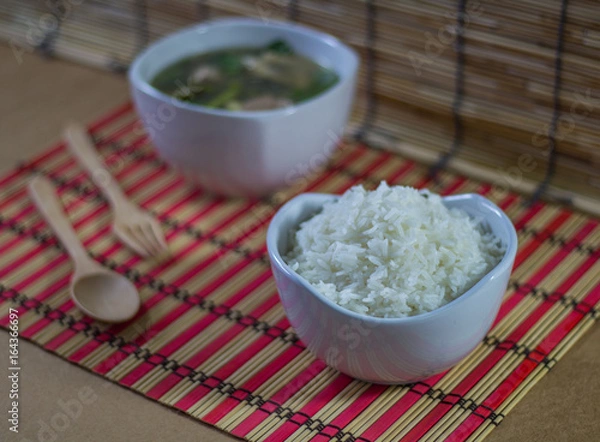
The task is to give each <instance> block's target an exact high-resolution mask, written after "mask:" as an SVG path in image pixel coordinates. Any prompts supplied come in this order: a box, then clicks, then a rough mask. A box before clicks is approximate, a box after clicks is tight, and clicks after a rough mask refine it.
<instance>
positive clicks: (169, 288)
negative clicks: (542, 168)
mask: <svg viewBox="0 0 600 442" xmlns="http://www.w3.org/2000/svg"><path fill="white" fill-rule="evenodd" d="M0 225H5V226H7V227H8V228H9V229H10V230H11V231H13V232H14V233H17V234H18V235H20V236H24V237H32V238H34V239H35V240H36V241H38V242H39V243H42V244H47V245H52V246H54V247H56V248H59V249H62V248H61V246H60V245H59V244H58V243H57V242H56V241H54V240H53V238H52V237H50V236H49V235H40V234H37V235H36V232H35V231H33V230H32V229H27V228H25V227H24V226H22V225H20V224H19V223H18V222H15V221H14V220H10V221H6V220H4V219H2V218H1V217H0ZM32 232H33V233H32ZM90 255H91V256H92V257H95V258H96V259H98V261H99V262H100V263H102V264H103V265H105V266H106V267H108V268H110V269H111V270H114V271H117V272H119V273H122V274H123V275H125V276H126V277H127V278H129V279H130V280H131V281H132V282H135V283H138V284H142V285H145V286H148V287H150V288H152V289H154V290H157V291H159V292H161V293H163V294H165V295H168V296H173V297H175V298H176V299H179V300H180V301H182V302H185V303H187V304H189V305H192V306H197V307H199V308H201V309H203V310H208V311H210V312H211V313H213V314H215V315H217V316H219V317H226V318H227V319H230V320H232V321H236V322H238V323H239V324H241V325H243V326H244V327H248V326H251V327H252V328H254V329H255V330H256V331H259V332H264V334H267V335H269V336H271V337H272V338H280V339H281V340H283V341H284V342H288V343H291V344H292V345H294V346H298V347H300V348H302V349H304V346H303V345H301V344H300V343H299V338H298V336H297V335H296V334H295V333H294V332H289V331H286V330H284V329H282V328H280V327H277V326H272V325H270V324H268V323H266V322H262V321H259V320H258V319H257V318H255V317H253V316H251V315H246V316H244V315H243V314H242V313H241V312H239V311H237V310H232V309H230V308H229V307H226V306H223V305H217V304H215V303H214V302H212V301H211V300H207V299H205V298H204V297H201V296H199V295H192V294H191V293H189V292H188V291H187V290H183V289H180V288H179V287H177V286H175V285H172V284H167V283H165V282H163V281H161V280H159V279H155V278H153V277H151V276H149V275H144V274H142V273H140V272H139V271H138V270H137V269H134V268H131V267H128V266H125V265H122V264H118V263H116V262H115V261H113V260H110V259H108V258H106V257H103V256H98V255H95V254H90ZM510 284H511V287H512V288H513V289H515V290H518V291H520V290H522V289H523V288H525V289H526V290H527V292H526V293H524V294H531V295H533V296H542V297H544V299H545V300H547V301H549V302H553V303H555V302H560V303H561V304H563V305H564V306H566V307H568V308H571V309H572V310H573V311H576V312H578V313H580V314H582V315H587V314H590V315H591V316H592V317H593V318H594V319H595V318H596V317H597V315H598V311H597V309H596V308H595V307H594V306H593V305H590V304H589V303H586V302H584V301H577V300H576V299H574V298H570V297H567V296H565V295H563V294H560V293H558V292H554V293H547V292H544V291H543V290H541V289H538V288H536V287H534V286H532V285H530V284H527V283H525V284H518V283H517V282H515V281H511V283H510ZM73 321H75V319H74V318H73ZM483 343H484V344H485V345H488V346H498V347H500V348H501V349H502V350H505V351H513V352H516V353H517V354H525V355H526V357H527V358H529V359H531V360H532V361H534V362H536V363H538V364H544V365H545V366H546V368H548V369H550V368H552V366H553V365H554V363H555V362H556V360H554V359H553V358H552V359H548V358H546V357H545V356H543V357H542V359H539V358H533V357H530V355H531V354H537V353H540V352H536V350H531V349H529V348H528V347H526V346H523V345H522V344H518V343H516V342H514V341H510V340H504V341H500V340H498V339H497V338H495V337H493V336H486V338H485V339H484V340H483Z"/></svg>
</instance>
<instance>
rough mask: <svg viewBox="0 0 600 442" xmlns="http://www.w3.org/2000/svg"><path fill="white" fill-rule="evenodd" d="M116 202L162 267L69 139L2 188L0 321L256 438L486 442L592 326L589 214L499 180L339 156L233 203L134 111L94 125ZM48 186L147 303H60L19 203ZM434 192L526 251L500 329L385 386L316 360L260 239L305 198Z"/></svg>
mask: <svg viewBox="0 0 600 442" xmlns="http://www.w3.org/2000/svg"><path fill="white" fill-rule="evenodd" d="M90 130H91V132H92V133H93V135H94V137H95V138H96V140H97V144H98V146H99V150H100V152H101V153H102V154H103V155H104V157H105V161H106V162H107V164H108V165H109V166H110V168H111V170H112V172H113V174H114V175H115V176H116V177H117V179H118V180H119V181H120V183H121V185H122V187H123V188H124V189H125V190H126V192H127V194H128V195H129V196H130V197H131V198H132V199H133V200H134V201H136V202H137V203H139V204H141V205H142V206H143V207H145V208H147V209H149V210H151V211H153V212H154V213H156V214H157V215H158V216H159V218H160V220H161V222H162V225H163V227H164V230H165V231H166V234H167V237H168V241H169V244H170V247H171V250H172V251H173V256H172V257H171V258H168V259H163V260H162V261H156V260H141V259H139V258H138V257H136V256H134V255H133V254H131V253H130V252H129V251H128V250H127V249H125V248H124V247H122V246H121V245H120V244H119V243H118V242H117V241H116V240H115V238H114V236H113V235H112V234H111V233H110V217H109V208H108V206H107V204H106V203H105V201H104V200H103V199H102V197H101V196H100V195H99V194H98V193H97V190H96V189H95V188H94V186H93V185H92V184H91V182H90V181H89V179H88V178H87V177H86V176H85V175H84V174H83V173H82V171H81V169H80V168H79V167H77V166H76V164H75V163H74V161H73V159H72V158H71V157H70V156H69V155H68V152H67V150H66V149H65V147H64V146H63V145H59V146H55V147H54V148H52V149H50V150H48V151H47V152H45V153H44V154H43V155H41V156H39V157H38V158H37V159H35V160H33V161H31V162H28V163H26V164H24V165H23V166H22V167H20V168H19V169H18V170H16V171H14V172H13V173H11V174H9V175H7V176H6V177H4V178H3V179H1V180H0V186H1V188H2V192H1V197H0V213H1V219H0V226H1V228H0V278H1V281H2V285H1V286H0V297H1V300H0V301H1V304H0V318H1V319H0V321H1V325H2V326H3V327H6V325H7V313H8V309H9V308H15V307H17V308H18V309H19V311H20V331H21V336H22V337H24V338H25V339H28V340H31V341H33V342H35V343H36V344H37V345H39V346H41V347H43V348H44V349H46V350H48V351H51V352H54V353H56V354H57V355H59V356H61V357H62V358H65V359H68V360H69V361H71V362H74V363H76V364H79V365H80V366H82V367H84V368H86V369H88V370H91V371H93V372H95V373H98V374H100V375H102V376H104V377H106V378H108V379H111V380H113V381H115V382H118V383H119V384H121V385H123V386H126V387H127V388H130V389H133V390H136V391H138V392H140V393H142V394H144V395H146V396H147V397H149V398H151V399H154V400H157V401H159V402H161V403H163V404H166V405H169V406H171V407H175V408H177V409H179V410H182V411H184V412H186V413H188V414H190V415H191V416H193V417H195V418H197V419H200V420H202V421H204V422H207V423H209V424H212V425H215V426H217V427H219V428H221V429H223V430H225V431H227V432H229V433H231V434H234V435H236V436H240V437H244V438H247V439H249V440H252V441H262V440H269V441H282V440H316V441H328V440H332V439H334V440H343V441H351V440H360V441H374V440H398V439H399V438H400V437H405V438H406V440H409V441H410V440H434V439H440V438H445V437H451V438H452V440H479V439H482V438H483V437H484V436H485V435H486V434H488V433H489V431H491V430H492V429H493V428H494V427H495V426H497V425H498V424H500V422H501V421H502V419H503V418H504V416H505V415H506V414H507V412H509V411H510V410H511V409H512V408H513V407H514V405H515V404H516V403H517V402H518V401H519V400H520V399H521V398H522V397H523V395H524V394H526V392H527V391H528V390H529V389H530V388H531V387H532V386H533V385H534V384H535V383H536V382H537V381H538V380H539V379H540V378H541V377H542V376H544V374H545V373H546V372H548V370H550V369H551V368H552V367H553V366H554V364H555V363H556V362H557V361H558V360H559V359H560V358H561V357H562V356H563V355H564V354H565V352H566V351H567V350H568V349H569V348H570V347H571V346H572V345H573V344H574V343H575V342H576V341H577V339H578V338H579V337H581V336H582V334H583V333H584V332H585V331H586V330H587V329H588V328H589V327H590V326H591V325H592V324H593V323H594V321H595V319H596V315H597V306H598V304H599V302H600V263H599V257H600V252H599V244H600V228H599V227H598V221H597V220H594V219H590V218H589V217H586V216H584V215H581V214H576V213H572V212H570V211H569V210H566V209H564V208H561V207H559V206H555V205H550V204H544V203H537V204H535V205H533V206H527V205H526V204H524V202H525V201H524V199H523V198H521V197H520V196H519V195H515V194H511V193H509V192H506V191H505V190H504V189H502V188H500V187H495V186H492V185H490V184H486V183H480V182H475V181H472V180H469V179H466V178H464V177H461V176H456V175H452V174H449V173H445V172H442V173H441V174H440V176H439V181H438V182H436V183H432V182H429V180H428V179H427V173H426V172H427V170H426V169H425V168H424V167H422V166H419V165H418V164H415V163H413V162H410V161H406V160H404V159H402V158H399V157H396V156H394V155H393V154H390V153H386V152H383V151H377V150H374V149H370V148H368V147H365V146H362V145H360V144H353V143H347V144H345V145H343V146H342V147H341V148H340V150H339V151H338V153H337V154H336V156H335V157H334V159H333V160H332V161H331V162H330V163H329V164H328V165H326V166H325V167H324V168H323V170H321V171H320V172H319V173H317V174H316V175H313V176H312V177H311V178H310V179H305V180H302V181H301V182H299V183H297V185H296V186H294V187H293V188H292V189H288V190H286V191H284V192H281V193H277V194H275V195H273V197H271V198H270V199H268V200H261V201H249V200H227V199H219V198H215V197H211V196H207V195H204V194H203V193H202V191H201V190H199V189H194V188H192V187H191V186H189V185H186V184H185V183H184V182H183V181H182V180H181V179H180V177H179V176H178V175H177V174H175V173H174V172H173V171H172V170H170V169H169V168H167V167H165V166H164V164H163V163H162V162H161V161H160V160H159V159H158V158H157V157H156V156H155V154H154V152H153V150H152V148H151V146H150V145H149V144H148V142H147V141H146V139H145V137H144V135H143V133H142V131H141V130H140V127H139V124H137V123H136V120H135V115H134V113H133V111H132V109H131V106H130V105H126V106H124V107H122V108H120V109H118V110H116V111H115V112H113V113H112V114H111V115H109V116H107V117H106V118H103V119H102V120H101V121H99V122H98V123H96V124H94V125H93V126H91V127H90ZM35 173H43V174H45V175H48V176H49V177H50V178H51V179H52V180H53V181H54V183H55V184H56V185H57V187H58V188H59V192H60V195H61V199H62V201H63V204H64V205H65V207H66V210H67V212H68V214H69V217H70V219H71V221H72V222H73V223H74V225H75V227H76V229H77V231H78V234H79V236H80V238H82V240H83V241H84V243H85V246H86V247H87V248H88V250H89V251H90V253H91V254H92V255H93V257H94V258H95V259H97V260H98V261H99V262H100V263H102V264H104V265H105V266H107V267H110V268H112V269H114V270H116V271H118V272H120V273H122V274H124V275H126V276H127V277H128V278H130V279H131V280H132V281H133V282H135V284H136V285H137V287H138V288H139V291H140V295H141V297H142V300H143V308H142V311H141V312H140V314H139V315H138V316H137V317H136V319H135V320H134V321H132V322H130V323H128V324H125V325H118V326H107V325H105V324H101V323H96V322H94V321H92V320H90V319H89V318H87V317H84V316H82V315H81V313H80V312H79V311H78V310H77V309H76V308H75V307H74V305H73V303H72V302H71V301H70V300H69V296H68V282H69V277H70V274H71V272H72V266H71V263H70V262H69V259H68V257H67V255H66V254H65V252H64V251H63V250H62V249H61V248H60V247H59V246H58V245H57V243H56V240H55V239H54V236H53V235H52V234H51V233H50V232H49V230H48V228H47V226H46V225H45V223H44V222H43V220H42V219H41V218H40V217H39V215H38V214H37V212H36V210H35V208H34V207H33V206H32V204H31V202H30V201H29V199H28V197H27V193H26V190H25V184H26V182H27V180H28V179H29V178H30V177H31V176H32V175H33V174H35ZM382 179H387V180H388V182H390V183H392V184H404V185H411V186H416V187H423V186H428V187H431V188H432V189H433V190H434V191H436V192H440V193H442V194H449V193H458V192H460V193H465V192H479V193H481V194H485V195H486V196H487V197H488V198H490V199H492V200H493V201H495V202H496V203H497V204H498V205H499V206H500V207H502V208H503V209H504V210H505V211H506V213H507V214H508V215H509V216H510V217H511V218H512V220H513V221H514V223H515V225H516V227H517V229H518V232H519V240H520V249H519V252H518V254H517V258H516V262H515V270H514V272H513V275H512V279H511V283H510V287H509V290H508V292H507V293H506V297H505V300H504V303H503V305H502V308H501V310H500V313H499V315H498V318H497V320H496V322H495V325H494V327H493V329H492V330H491V331H490V332H489V334H488V336H487V337H486V338H485V340H484V341H483V342H482V343H481V345H479V347H477V349H475V350H474V351H473V353H471V355H470V356H469V357H468V358H467V359H466V360H464V361H463V362H462V363H461V364H460V365H458V366H456V367H455V368H453V369H451V370H450V371H448V372H446V373H444V374H441V375H438V376H434V377H432V378H431V379H429V380H427V381H426V382H419V383H417V384H414V385H409V386H391V387H387V386H380V385H371V384H368V383H364V382H359V381H356V380H353V379H352V378H350V377H348V376H345V375H343V374H340V373H338V372H336V371H334V370H333V369H331V368H329V367H327V366H326V365H325V364H324V363H323V362H321V361H319V360H315V359H314V358H313V357H312V355H311V354H310V353H309V352H308V351H307V350H305V348H304V346H303V344H302V342H301V341H299V340H298V338H297V336H296V334H295V333H294V330H293V329H291V328H290V326H289V323H288V321H287V319H286V318H285V316H284V313H283V310H282V307H281V305H280V303H279V300H278V297H277V292H276V290H275V285H274V283H273V279H272V278H271V272H270V270H269V263H268V259H267V257H266V255H265V252H266V249H265V241H264V240H265V232H266V229H267V226H268V223H269V220H270V217H271V215H272V214H273V213H274V211H275V210H276V209H277V207H278V206H279V205H281V204H282V203H283V202H284V201H286V200H287V199H289V198H290V197H291V196H292V195H294V194H296V193H298V192H303V191H318V192H333V193H341V192H343V191H344V190H346V189H348V188H349V187H350V186H352V185H354V184H357V183H363V184H365V185H366V186H369V187H373V186H375V185H376V184H377V183H378V182H379V181H380V180H382Z"/></svg>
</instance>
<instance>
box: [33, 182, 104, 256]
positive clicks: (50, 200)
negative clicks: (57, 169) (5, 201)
mask: <svg viewBox="0 0 600 442" xmlns="http://www.w3.org/2000/svg"><path fill="white" fill-rule="evenodd" d="M29 195H30V196H31V199H32V200H33V202H34V203H35V205H36V206H37V208H38V209H39V211H40V212H41V213H42V215H43V216H44V218H45V219H46V222H48V224H49V225H50V227H52V230H54V233H55V234H56V236H58V239H59V240H60V242H61V243H62V244H63V246H64V247H65V248H66V249H67V252H69V255H70V256H71V258H72V259H73V261H75V262H76V263H77V265H79V266H82V265H86V264H90V263H91V262H93V261H92V259H91V258H90V257H89V256H88V254H87V252H86V250H85V249H84V248H83V245H82V244H81V242H80V241H79V238H78V237H77V233H75V230H74V229H73V227H72V226H71V223H70V222H69V220H68V219H67V216H66V214H65V212H64V211H63V208H62V204H61V203H60V201H59V200H58V196H57V194H56V192H55V191H54V186H53V185H52V183H51V182H50V180H48V178H45V177H43V176H36V177H35V178H33V179H32V180H31V181H30V183H29Z"/></svg>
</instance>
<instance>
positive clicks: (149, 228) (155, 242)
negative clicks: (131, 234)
mask: <svg viewBox="0 0 600 442" xmlns="http://www.w3.org/2000/svg"><path fill="white" fill-rule="evenodd" d="M141 229H142V232H143V233H144V235H146V239H147V241H148V242H149V243H150V244H152V248H153V251H154V255H160V254H161V253H162V252H164V250H165V248H164V247H163V245H162V244H161V243H160V240H159V239H158V238H157V237H156V233H155V230H154V229H153V223H152V222H149V223H145V224H143V225H142V226H141ZM161 233H162V232H161Z"/></svg>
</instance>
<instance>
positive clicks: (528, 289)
mask: <svg viewBox="0 0 600 442" xmlns="http://www.w3.org/2000/svg"><path fill="white" fill-rule="evenodd" d="M509 286H510V287H511V288H512V289H514V290H515V291H517V292H520V293H521V294H527V295H531V296H534V297H538V298H542V299H543V300H544V301H546V302H550V303H552V304H555V303H557V302H558V303H560V304H562V305H563V306H565V307H567V308H570V309H572V310H573V311H576V312H577V313H580V314H582V315H587V314H589V313H591V315H592V316H594V317H595V316H596V315H597V314H598V309H597V308H596V307H595V306H593V305H592V304H590V303H588V302H585V301H578V300H577V299H575V298H573V297H572V296H569V295H567V294H566V293H561V292H558V291H554V292H548V291H546V290H544V289H542V288H539V287H535V286H533V285H531V284H529V283H526V282H525V283H519V282H518V281H513V280H511V281H510V285H509Z"/></svg>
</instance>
